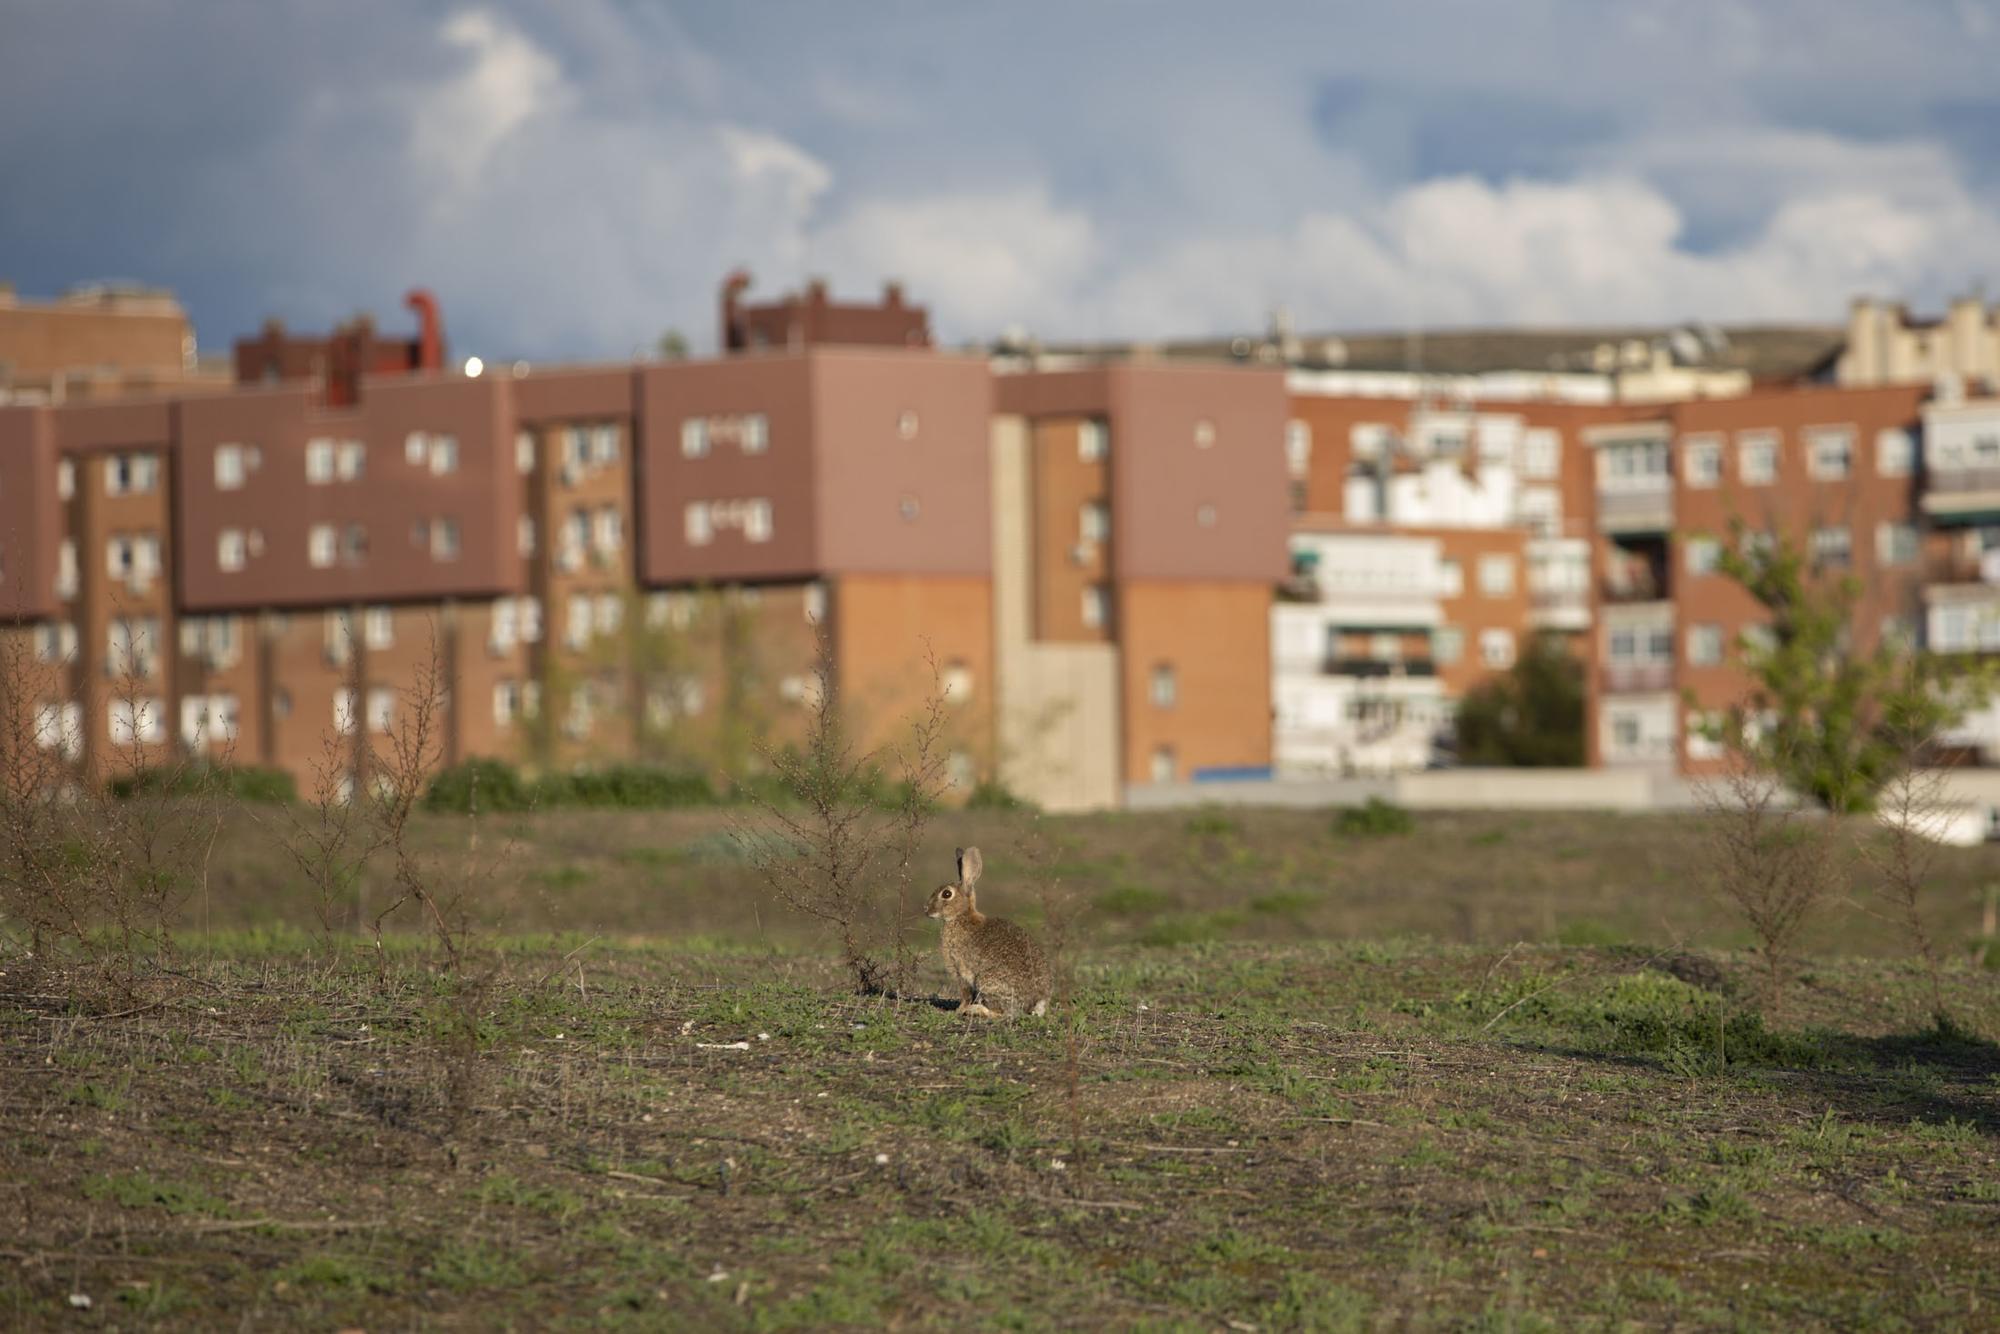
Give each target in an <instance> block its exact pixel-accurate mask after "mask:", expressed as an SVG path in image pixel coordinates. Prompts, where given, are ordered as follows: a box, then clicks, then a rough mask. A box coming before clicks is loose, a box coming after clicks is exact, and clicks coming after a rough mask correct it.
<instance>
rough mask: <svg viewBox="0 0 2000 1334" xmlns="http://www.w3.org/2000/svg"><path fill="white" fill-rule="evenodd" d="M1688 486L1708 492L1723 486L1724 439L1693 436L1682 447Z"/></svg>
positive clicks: (1709, 436)
mask: <svg viewBox="0 0 2000 1334" xmlns="http://www.w3.org/2000/svg"><path fill="white" fill-rule="evenodd" d="M1682 458H1683V460H1684V462H1685V468H1686V479H1687V484H1688V485H1689V486H1690V487H1694V488H1697V489H1701V490H1707V489H1710V488H1713V487H1716V486H1720V485H1721V484H1722V437H1720V436H1715V435H1691V436H1689V437H1688V438H1687V443H1686V445H1684V446H1683V447H1682Z"/></svg>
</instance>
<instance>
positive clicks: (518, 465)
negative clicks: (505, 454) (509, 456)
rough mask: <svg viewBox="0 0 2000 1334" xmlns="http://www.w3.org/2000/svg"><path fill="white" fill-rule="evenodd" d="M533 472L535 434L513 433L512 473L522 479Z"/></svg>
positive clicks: (530, 432) (528, 432)
mask: <svg viewBox="0 0 2000 1334" xmlns="http://www.w3.org/2000/svg"><path fill="white" fill-rule="evenodd" d="M534 470H535V433H534V432H533V431H516V432H514V471H515V472H518V473H520V474H521V475H522V476H523V477H525V476H527V475H528V474H529V473H531V472H533V471H534Z"/></svg>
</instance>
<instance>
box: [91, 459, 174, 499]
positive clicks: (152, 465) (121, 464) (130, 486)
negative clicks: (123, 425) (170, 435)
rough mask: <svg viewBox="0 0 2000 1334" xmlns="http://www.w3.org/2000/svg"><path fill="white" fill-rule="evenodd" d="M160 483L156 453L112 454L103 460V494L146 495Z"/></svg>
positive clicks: (158, 462) (158, 461) (158, 460)
mask: <svg viewBox="0 0 2000 1334" xmlns="http://www.w3.org/2000/svg"><path fill="white" fill-rule="evenodd" d="M159 484H160V457H159V455H157V454H113V455H112V456H111V457H110V458H108V459H106V460H105V461H104V494H105V495H107V496H123V495H146V494H148V493H149V492H151V491H153V490H154V489H155V488H157V487H158V486H159Z"/></svg>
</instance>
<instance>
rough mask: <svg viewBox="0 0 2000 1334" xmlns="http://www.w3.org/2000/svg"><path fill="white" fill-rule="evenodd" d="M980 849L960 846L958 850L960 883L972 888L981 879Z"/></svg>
mask: <svg viewBox="0 0 2000 1334" xmlns="http://www.w3.org/2000/svg"><path fill="white" fill-rule="evenodd" d="M979 867H980V861H979V849H978V848H960V849H959V850H958V883H959V884H961V885H964V886H965V887H966V888H967V889H971V888H972V886H973V882H975V881H976V880H978V879H979Z"/></svg>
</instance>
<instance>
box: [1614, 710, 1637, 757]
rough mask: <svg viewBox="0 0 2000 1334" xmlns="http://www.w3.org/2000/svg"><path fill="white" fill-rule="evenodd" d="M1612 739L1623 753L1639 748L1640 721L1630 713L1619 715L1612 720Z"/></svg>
mask: <svg viewBox="0 0 2000 1334" xmlns="http://www.w3.org/2000/svg"><path fill="white" fill-rule="evenodd" d="M1611 739H1612V741H1613V742H1614V743H1615V744H1616V746H1617V748H1618V749H1619V750H1621V751H1634V750H1637V749H1638V748H1639V720H1638V719H1637V718H1635V717H1633V716H1632V715H1631V714H1629V713H1623V714H1619V715H1618V716H1617V717H1615V718H1613V719H1612V720H1611Z"/></svg>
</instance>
